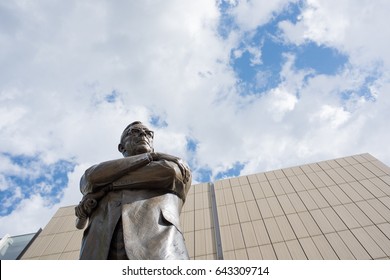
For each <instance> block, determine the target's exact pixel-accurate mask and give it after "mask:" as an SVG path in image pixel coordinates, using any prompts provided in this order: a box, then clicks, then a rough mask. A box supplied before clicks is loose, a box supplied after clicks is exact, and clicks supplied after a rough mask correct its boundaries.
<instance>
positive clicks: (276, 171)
mask: <svg viewBox="0 0 390 280" xmlns="http://www.w3.org/2000/svg"><path fill="white" fill-rule="evenodd" d="M274 173H275V176H276V178H278V179H280V178H285V177H286V175H284V172H283V171H282V170H281V169H278V170H274Z"/></svg>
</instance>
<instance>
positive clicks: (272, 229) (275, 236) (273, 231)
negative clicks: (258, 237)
mask: <svg viewBox="0 0 390 280" xmlns="http://www.w3.org/2000/svg"><path fill="white" fill-rule="evenodd" d="M264 224H265V227H266V228H267V232H268V234H269V237H270V239H271V242H272V243H275V242H281V241H283V236H282V233H281V232H280V230H279V227H278V224H277V223H276V220H275V219H274V218H269V219H265V220H264Z"/></svg>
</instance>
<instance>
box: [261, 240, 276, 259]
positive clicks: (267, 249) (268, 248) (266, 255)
mask: <svg viewBox="0 0 390 280" xmlns="http://www.w3.org/2000/svg"><path fill="white" fill-rule="evenodd" d="M259 248H260V252H261V255H262V256H263V259H264V260H276V259H277V258H276V255H275V251H274V249H273V247H272V245H270V244H269V245H262V246H260V247H259Z"/></svg>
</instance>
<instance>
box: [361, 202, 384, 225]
mask: <svg viewBox="0 0 390 280" xmlns="http://www.w3.org/2000/svg"><path fill="white" fill-rule="evenodd" d="M356 205H357V206H358V207H359V208H360V209H361V210H362V211H363V212H364V214H366V215H367V216H368V217H369V218H370V220H371V221H372V222H373V223H374V224H380V223H385V222H386V220H385V219H384V218H383V217H382V216H381V215H380V214H379V213H378V212H377V211H376V210H375V209H374V207H372V206H371V205H370V204H369V203H368V202H367V201H359V202H356Z"/></svg>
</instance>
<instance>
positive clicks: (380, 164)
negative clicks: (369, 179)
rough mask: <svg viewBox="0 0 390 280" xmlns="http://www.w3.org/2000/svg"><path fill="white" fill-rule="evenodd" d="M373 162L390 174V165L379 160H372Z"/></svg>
mask: <svg viewBox="0 0 390 280" xmlns="http://www.w3.org/2000/svg"><path fill="white" fill-rule="evenodd" d="M372 163H373V164H374V165H375V166H376V167H378V168H379V169H380V170H382V171H383V172H385V173H386V174H390V167H389V166H387V165H385V164H383V163H382V162H380V161H379V160H375V161H372Z"/></svg>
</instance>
